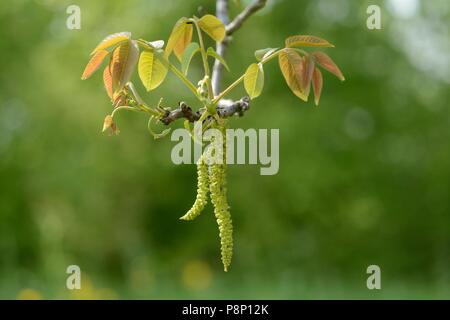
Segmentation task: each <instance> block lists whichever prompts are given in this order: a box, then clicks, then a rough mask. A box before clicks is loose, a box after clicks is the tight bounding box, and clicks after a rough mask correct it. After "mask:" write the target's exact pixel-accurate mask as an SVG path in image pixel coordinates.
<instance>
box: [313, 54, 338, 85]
mask: <svg viewBox="0 0 450 320" xmlns="http://www.w3.org/2000/svg"><path fill="white" fill-rule="evenodd" d="M312 56H313V57H314V60H315V61H316V63H317V64H318V65H320V66H321V67H322V68H324V69H325V70H327V71H328V72H331V73H332V74H334V75H335V76H336V77H338V79H339V80H341V81H344V80H345V78H344V75H343V74H342V72H341V70H340V69H339V67H338V66H337V65H336V64H335V63H334V61H333V60H331V58H330V57H329V56H328V55H327V54H326V53H323V52H320V51H317V52H313V53H312Z"/></svg>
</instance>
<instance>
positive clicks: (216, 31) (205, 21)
mask: <svg viewBox="0 0 450 320" xmlns="http://www.w3.org/2000/svg"><path fill="white" fill-rule="evenodd" d="M198 25H199V27H200V28H201V29H202V30H203V31H204V32H205V33H206V34H207V35H208V36H210V37H211V38H212V39H213V40H215V41H216V42H221V41H222V40H223V39H224V38H225V26H224V25H223V23H222V21H220V20H219V19H218V18H217V17H215V16H213V15H211V14H207V15H205V16H203V17H201V18H200V20H198Z"/></svg>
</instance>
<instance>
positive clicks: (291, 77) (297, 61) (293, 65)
mask: <svg viewBox="0 0 450 320" xmlns="http://www.w3.org/2000/svg"><path fill="white" fill-rule="evenodd" d="M278 62H279V65H280V70H281V72H282V73H283V76H284V79H285V80H286V83H287V85H288V86H289V88H290V89H291V90H292V92H293V93H294V94H295V95H296V96H297V97H299V98H300V99H302V100H303V101H308V96H307V95H306V93H305V91H304V71H303V70H304V61H303V58H302V57H301V56H300V55H299V54H298V53H297V52H296V51H295V50H293V49H284V50H283V51H281V52H280V54H279V56H278Z"/></svg>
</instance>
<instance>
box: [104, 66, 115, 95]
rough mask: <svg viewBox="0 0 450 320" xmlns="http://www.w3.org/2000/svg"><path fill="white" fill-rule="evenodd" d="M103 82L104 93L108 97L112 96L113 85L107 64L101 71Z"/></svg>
mask: <svg viewBox="0 0 450 320" xmlns="http://www.w3.org/2000/svg"><path fill="white" fill-rule="evenodd" d="M103 84H104V86H105V90H106V93H107V94H108V97H109V98H110V99H112V98H113V85H112V75H111V70H110V69H109V65H107V66H106V68H105V70H104V71H103Z"/></svg>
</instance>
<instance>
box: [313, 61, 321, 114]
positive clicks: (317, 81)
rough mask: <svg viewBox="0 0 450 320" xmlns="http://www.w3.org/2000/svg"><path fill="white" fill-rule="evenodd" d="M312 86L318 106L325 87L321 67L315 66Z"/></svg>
mask: <svg viewBox="0 0 450 320" xmlns="http://www.w3.org/2000/svg"><path fill="white" fill-rule="evenodd" d="M312 86H313V91H314V102H315V104H316V106H318V105H319V101H320V95H321V93H322V87H323V77H322V72H320V70H319V68H314V73H313V77H312Z"/></svg>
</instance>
